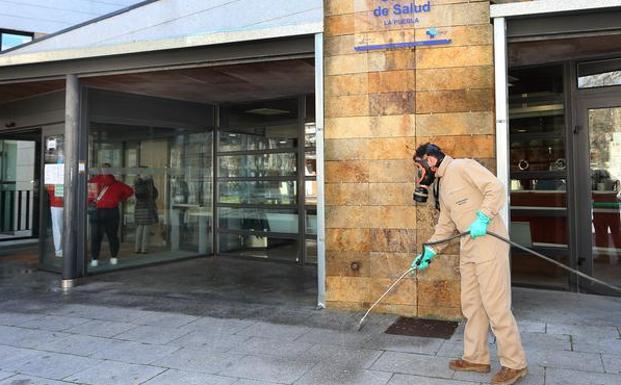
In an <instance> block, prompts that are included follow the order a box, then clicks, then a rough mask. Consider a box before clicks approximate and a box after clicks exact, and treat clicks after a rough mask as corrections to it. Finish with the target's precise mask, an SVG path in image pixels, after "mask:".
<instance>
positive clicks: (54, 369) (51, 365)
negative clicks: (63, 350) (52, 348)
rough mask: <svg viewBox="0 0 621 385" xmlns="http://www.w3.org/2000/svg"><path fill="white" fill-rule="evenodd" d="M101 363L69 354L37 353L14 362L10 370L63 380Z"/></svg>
mask: <svg viewBox="0 0 621 385" xmlns="http://www.w3.org/2000/svg"><path fill="white" fill-rule="evenodd" d="M98 364H99V361H96V360H93V359H90V358H86V357H80V356H73V355H68V354H58V353H45V352H36V354H33V355H30V356H28V357H26V358H24V359H21V360H19V361H13V363H12V364H11V365H10V366H9V367H8V369H10V370H14V371H16V372H20V373H22V374H28V375H33V376H37V377H43V378H49V379H52V380H62V379H63V378H65V377H68V376H71V375H72V374H74V373H77V372H79V371H82V370H86V369H88V368H91V367H93V366H95V365H98Z"/></svg>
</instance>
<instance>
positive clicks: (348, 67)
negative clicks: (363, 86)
mask: <svg viewBox="0 0 621 385" xmlns="http://www.w3.org/2000/svg"><path fill="white" fill-rule="evenodd" d="M368 70H369V65H368V61H367V54H366V53H353V54H351V55H336V56H330V57H327V58H326V59H325V76H330V75H345V74H356V73H367V72H368Z"/></svg>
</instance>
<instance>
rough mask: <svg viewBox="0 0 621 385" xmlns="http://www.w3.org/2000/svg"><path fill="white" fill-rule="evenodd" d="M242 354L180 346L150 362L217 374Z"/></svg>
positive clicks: (237, 359) (168, 366)
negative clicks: (169, 353)
mask: <svg viewBox="0 0 621 385" xmlns="http://www.w3.org/2000/svg"><path fill="white" fill-rule="evenodd" d="M242 357H243V355H240V354H231V353H217V352H213V351H210V350H208V349H202V348H182V349H180V350H178V351H176V352H175V353H174V354H171V355H168V356H166V357H163V358H160V359H158V360H155V361H153V362H152V363H151V364H152V365H156V366H163V367H167V368H173V369H180V370H187V371H195V372H203V373H210V374H217V373H219V372H220V371H222V370H223V369H225V368H227V367H230V366H232V365H233V364H234V363H235V362H237V361H239V360H240V359H241V358H242Z"/></svg>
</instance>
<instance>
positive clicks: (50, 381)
mask: <svg viewBox="0 0 621 385" xmlns="http://www.w3.org/2000/svg"><path fill="white" fill-rule="evenodd" d="M0 262H1V261H0ZM244 269H247V270H244ZM290 269H292V267H291V266H290V265H283V264H273V263H266V262H248V261H243V262H240V261H228V260H227V261H224V262H223V261H222V260H220V261H218V260H216V261H214V260H213V259H212V260H206V259H197V260H192V261H186V262H179V263H175V264H167V265H161V266H154V267H149V268H143V269H135V270H129V271H123V272H118V273H111V274H104V275H100V276H93V277H90V278H89V279H88V280H87V281H86V282H85V284H84V285H82V286H79V287H77V288H75V289H73V290H72V291H70V292H69V293H63V292H61V291H60V290H59V289H58V276H57V275H55V274H51V273H45V272H41V271H36V270H33V269H29V268H27V267H24V266H23V265H20V264H17V263H13V262H4V263H0V385H7V384H11V385H26V384H29V385H44V384H45V385H60V384H92V385H108V384H109V385H124V384H146V385H163V384H175V385H184V384H193V385H194V384H195V385H199V384H200V385H212V384H213V385H274V384H295V385H320V384H321V385H328V384H343V385H350V384H351V385H354V384H361V385H386V384H389V385H406V384H408V385H474V384H487V383H489V381H490V378H491V375H493V373H494V372H495V371H496V370H498V369H499V365H498V362H497V361H494V362H493V363H492V364H493V367H492V373H491V374H485V375H484V374H475V373H460V372H454V371H452V370H450V369H449V368H448V365H447V364H448V360H449V359H451V358H453V357H459V356H460V355H461V353H462V350H463V346H462V344H463V325H461V326H460V327H459V328H458V329H457V331H456V333H455V334H454V335H453V336H452V337H451V338H450V339H447V340H445V339H437V338H424V337H406V336H395V335H388V334H385V333H384V330H385V329H386V328H387V327H388V325H390V324H391V323H392V322H393V321H394V320H395V317H394V316H388V315H379V314H373V315H371V316H370V319H369V321H368V323H367V324H366V327H365V328H364V329H363V330H362V331H360V332H359V331H357V324H358V320H359V319H360V316H361V314H360V313H352V312H344V311H336V310H330V309H326V310H317V309H315V306H314V298H313V295H314V293H313V290H310V289H309V288H308V285H310V284H311V283H312V282H313V280H314V275H313V271H312V268H309V269H306V268H300V267H293V269H294V270H290ZM205 270H209V271H215V273H214V274H215V275H217V276H219V277H220V281H219V282H220V286H217V287H214V286H212V285H211V284H210V282H209V281H207V280H205V279H204V277H203V276H202V275H201V274H202V273H200V272H201V271H205ZM249 271H250V272H253V274H252V276H255V275H256V276H258V277H262V281H261V280H254V279H253V278H249V277H248V276H247V274H248V272H249ZM291 271H294V272H295V273H292V272H291ZM235 272H237V273H238V275H235V274H234V273H235ZM226 274H229V275H228V276H227V275H226ZM279 274H280V275H279ZM291 274H298V275H300V276H298V277H295V279H291V280H289V283H287V284H286V285H285V286H284V287H285V288H287V287H288V288H291V287H294V288H293V289H291V290H290V291H289V292H287V291H286V290H285V289H283V286H282V285H283V283H282V282H280V283H274V282H271V283H270V281H268V278H270V279H272V280H278V281H282V278H283V277H284V276H287V275H291ZM184 275H185V276H186V277H189V278H188V279H183V277H184ZM196 276H198V277H199V278H192V277H196ZM164 277H168V279H166V278H164ZM222 277H224V278H222ZM248 280H250V284H248ZM260 281H261V282H262V283H261V284H260V285H259V283H258V282H260ZM244 282H246V286H244V284H243V283H244ZM252 282H255V284H256V285H257V286H253V283H252ZM248 285H250V288H251V290H245V291H244V290H241V289H240V290H238V291H239V293H236V292H235V290H234V288H240V287H247V286H248ZM296 285H297V286H298V288H297V289H295V286H296ZM252 293H254V296H253V295H252ZM513 294H514V299H513V302H514V311H515V314H516V318H517V319H518V323H519V326H520V330H521V335H522V340H523V343H524V346H525V349H526V351H527V357H528V360H529V371H530V373H529V375H528V376H527V377H526V378H525V379H524V380H522V381H521V382H520V384H524V385H527V384H528V385H573V384H575V385H619V384H621V334H620V328H621V298H618V297H616V298H615V297H604V296H593V295H583V294H574V293H567V292H558V291H546V290H536V289H526V288H514V291H513ZM490 348H491V349H492V353H494V351H495V348H494V344H493V338H490ZM493 355H494V354H493Z"/></svg>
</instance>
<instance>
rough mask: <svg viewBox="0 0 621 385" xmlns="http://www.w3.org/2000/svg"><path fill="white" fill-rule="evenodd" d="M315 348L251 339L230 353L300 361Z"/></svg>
mask: <svg viewBox="0 0 621 385" xmlns="http://www.w3.org/2000/svg"><path fill="white" fill-rule="evenodd" d="M233 337H240V336H233ZM313 346H314V345H312V344H307V343H304V342H297V341H296V342H290V341H281V340H278V339H274V338H262V337H250V338H249V339H248V340H246V341H244V342H243V343H241V344H239V345H238V346H236V347H235V348H233V349H232V350H231V351H230V353H236V354H252V355H255V356H272V357H282V358H290V359H298V358H300V357H301V356H302V355H303V353H305V352H308V350H309V349H310V348H312V347H313ZM301 359H303V358H301Z"/></svg>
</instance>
